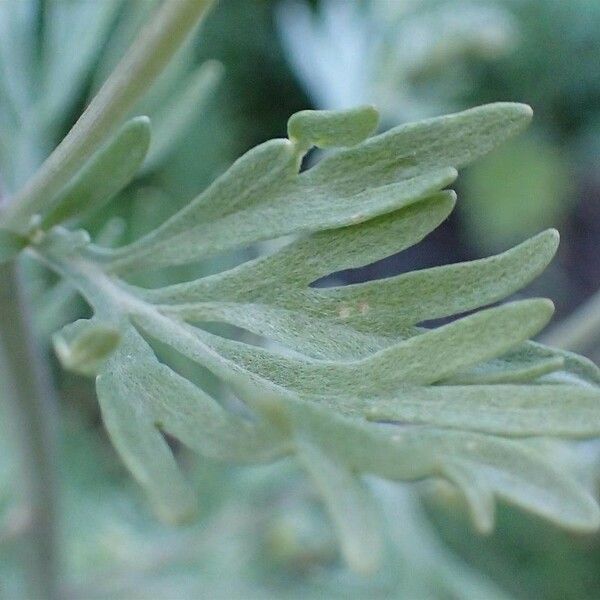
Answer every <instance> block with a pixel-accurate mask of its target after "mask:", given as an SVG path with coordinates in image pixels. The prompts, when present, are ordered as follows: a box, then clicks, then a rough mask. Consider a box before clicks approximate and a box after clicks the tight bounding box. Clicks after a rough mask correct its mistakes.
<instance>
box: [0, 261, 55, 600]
mask: <svg viewBox="0 0 600 600" xmlns="http://www.w3.org/2000/svg"><path fill="white" fill-rule="evenodd" d="M30 324H31V319H30V307H29V302H28V299H27V297H26V295H25V290H24V288H23V282H22V280H21V277H20V275H19V273H18V267H17V263H16V262H14V261H13V262H11V263H9V264H4V265H0V359H2V360H3V361H4V362H5V365H4V367H5V368H4V369H3V373H5V376H6V377H7V379H8V382H7V383H8V385H3V392H5V394H3V397H2V399H3V400H4V398H5V397H6V401H7V402H10V403H11V406H10V410H11V414H12V415H14V419H15V421H16V423H15V428H16V429H17V439H18V441H19V443H20V445H21V453H22V466H23V483H24V486H25V490H24V492H25V499H26V503H27V505H26V509H27V511H28V516H29V523H28V524H29V527H28V528H27V533H26V535H27V537H28V541H29V548H28V551H27V552H28V553H27V556H26V560H27V573H28V580H29V581H28V583H29V586H30V590H29V596H28V597H30V598H36V599H38V598H39V599H44V600H55V599H58V598H59V597H60V595H59V591H58V552H57V531H56V529H57V523H56V516H57V506H56V505H57V502H56V492H57V473H56V435H55V433H56V416H57V415H56V405H55V402H54V391H53V386H52V382H51V378H50V375H49V372H48V365H47V363H46V361H45V360H44V357H43V356H42V354H41V352H40V348H39V347H38V345H37V343H36V339H35V337H34V335H33V332H32V330H31V326H30Z"/></svg>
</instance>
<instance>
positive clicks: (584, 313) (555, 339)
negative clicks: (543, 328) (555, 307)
mask: <svg viewBox="0 0 600 600" xmlns="http://www.w3.org/2000/svg"><path fill="white" fill-rule="evenodd" d="M598 338H600V291H598V292H596V293H595V294H594V295H593V296H592V297H591V298H589V299H588V300H586V301H585V302H584V303H583V304H582V305H581V306H579V307H578V308H577V309H575V311H574V312H573V313H571V314H570V315H569V316H568V317H566V318H565V319H563V320H562V321H561V322H560V323H558V325H556V326H555V327H553V328H552V329H551V330H550V331H549V332H548V333H547V334H546V335H545V336H543V337H542V339H541V341H542V342H543V343H544V344H548V345H549V346H557V347H558V348H562V349H563V350H571V351H573V352H583V351H585V350H589V349H590V347H591V346H592V344H593V343H594V342H595V341H597V340H598Z"/></svg>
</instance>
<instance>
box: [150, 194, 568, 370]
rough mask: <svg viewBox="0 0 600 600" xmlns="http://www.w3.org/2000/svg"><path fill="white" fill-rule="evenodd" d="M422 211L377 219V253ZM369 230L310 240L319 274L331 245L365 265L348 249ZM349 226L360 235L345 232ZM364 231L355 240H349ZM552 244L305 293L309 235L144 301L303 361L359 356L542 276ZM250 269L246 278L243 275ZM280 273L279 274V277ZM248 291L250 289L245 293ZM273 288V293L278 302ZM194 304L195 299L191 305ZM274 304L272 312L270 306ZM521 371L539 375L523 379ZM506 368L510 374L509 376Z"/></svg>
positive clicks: (550, 364) (547, 239)
mask: <svg viewBox="0 0 600 600" xmlns="http://www.w3.org/2000/svg"><path fill="white" fill-rule="evenodd" d="M422 204H424V203H420V204H418V205H416V206H415V207H411V208H408V209H405V210H406V211H407V212H406V213H404V211H402V214H399V215H396V214H395V213H394V214H392V215H388V216H386V217H381V218H380V219H381V224H380V227H379V228H380V230H383V231H382V232H381V233H382V235H383V234H384V233H388V235H386V237H385V238H384V239H382V240H381V241H380V243H379V244H378V245H377V247H379V246H383V249H384V250H385V249H387V248H386V242H387V240H390V241H389V243H390V244H392V243H393V241H392V240H394V241H395V240H397V241H398V244H400V248H401V247H402V246H404V244H403V237H404V236H403V234H405V235H407V234H408V235H407V237H409V236H410V234H412V235H415V234H416V235H418V233H419V232H418V230H415V229H413V227H414V225H413V223H412V222H411V220H408V211H412V212H413V213H418V212H419V210H422V208H423V207H422ZM403 216H405V218H404V219H403V218H402V217H403ZM386 220H387V221H388V223H386V222H385V221H386ZM395 221H396V222H398V223H404V224H405V225H406V228H407V229H408V228H410V233H409V232H408V231H406V232H405V231H403V229H402V228H400V227H389V225H390V224H391V225H394V224H395ZM386 224H387V225H388V228H387V231H386V228H385V226H386ZM366 225H368V224H365V225H361V226H354V227H351V228H344V229H342V230H333V231H327V232H323V233H320V234H317V236H316V237H317V238H318V239H315V240H314V243H313V245H314V246H316V249H317V252H316V253H315V255H313V256H314V259H313V260H314V262H315V263H316V264H317V265H319V266H321V267H322V265H320V262H319V258H320V257H321V256H323V259H324V260H323V262H325V263H326V262H327V253H326V251H325V250H326V248H327V244H328V243H329V246H330V247H333V249H334V251H333V254H334V256H335V255H336V254H337V257H339V259H340V260H343V259H344V250H346V253H347V258H346V260H345V262H344V263H343V264H344V265H345V266H357V265H356V263H354V264H353V263H351V261H353V260H357V261H359V264H360V263H361V262H362V260H364V259H363V258H362V257H361V256H360V254H361V250H358V252H353V250H354V249H355V248H359V249H365V248H366V250H363V252H368V248H370V247H371V243H369V242H370V239H369V229H367V227H366ZM371 227H373V225H371ZM354 229H357V231H352V230H354ZM348 230H350V231H348ZM361 230H362V233H363V236H362V237H359V235H355V234H359V233H361ZM319 242H321V244H320V243H319ZM373 245H375V244H374V243H373ZM556 245H557V236H556V234H555V232H553V231H548V232H545V233H542V234H540V235H538V236H536V237H534V238H532V239H531V240H529V241H527V242H524V243H523V244H521V245H519V246H517V247H515V248H513V249H511V250H509V251H507V252H505V253H503V254H500V255H498V256H494V257H490V258H487V259H482V260H479V261H471V262H468V263H461V264H457V265H448V266H445V267H435V268H433V269H425V270H423V271H414V272H411V273H407V274H405V275H400V276H398V277H391V278H387V279H385V280H378V281H371V282H368V283H366V284H357V285H349V286H345V287H338V288H326V289H311V290H308V289H302V288H304V286H305V285H306V277H307V276H309V277H311V275H310V267H309V266H308V265H307V266H306V268H304V269H302V268H301V265H302V264H303V263H304V264H306V263H307V262H308V260H306V261H303V260H302V259H303V258H304V256H305V255H309V253H310V238H309V239H307V240H305V241H301V242H295V243H292V244H291V245H290V246H289V247H284V249H283V250H281V251H279V253H277V254H275V255H274V256H271V257H267V258H266V259H263V260H260V259H259V260H258V261H255V263H254V264H252V263H250V264H249V263H246V264H245V265H242V267H240V268H237V269H234V270H233V271H231V272H225V273H222V274H219V275H217V276H214V277H209V278H205V279H203V280H200V281H198V282H197V283H196V284H195V283H191V284H183V285H177V286H172V287H171V288H163V289H160V290H157V291H156V292H151V293H150V294H149V295H148V298H149V299H153V300H160V301H165V300H166V301H167V302H173V301H174V300H176V301H177V302H183V303H182V304H177V305H172V304H169V305H168V306H163V307H161V310H162V311H163V312H165V313H166V314H171V315H174V316H178V317H181V318H183V319H185V320H188V321H197V322H202V321H224V322H227V323H231V324H233V325H236V326H238V327H243V328H245V329H248V330H249V331H252V332H253V333H256V334H259V335H262V336H265V337H268V338H269V339H273V340H275V341H278V342H281V343H283V344H284V345H286V346H287V347H289V348H291V349H292V350H297V351H299V352H302V353H305V354H308V355H309V356H314V357H317V358H328V357H329V358H356V357H359V356H361V355H366V354H369V353H372V352H374V351H376V350H380V349H383V348H384V347H385V346H389V345H392V344H393V342H394V339H395V338H397V337H400V338H402V337H407V336H409V335H411V334H413V335H414V333H415V332H414V330H412V329H411V328H410V327H409V326H411V325H414V324H415V323H417V322H419V321H421V320H423V319H425V318H430V319H431V318H438V317H444V316H449V315H452V314H454V313H460V312H465V311H467V310H472V309H474V308H478V307H480V306H482V305H485V304H490V303H491V302H494V301H497V300H500V299H502V298H504V297H506V296H508V295H509V294H510V293H512V292H514V291H516V290H518V289H520V288H521V287H523V286H524V285H525V284H526V283H527V282H528V281H530V280H531V279H533V278H534V277H536V276H537V275H539V273H540V272H541V271H542V270H543V269H544V267H545V266H546V265H547V264H548V262H549V261H550V259H551V258H552V256H553V255H554V252H555V250H556ZM303 250H304V252H303ZM357 255H358V256H357ZM338 264H339V263H338ZM269 265H271V269H269ZM330 266H331V263H330ZM294 267H296V268H294ZM273 271H274V272H273ZM249 272H250V273H251V277H248V275H249ZM262 274H264V275H265V277H263V276H261V275H262ZM267 274H270V275H271V277H272V279H271V280H269V279H266V275H267ZM277 274H280V276H279V277H276V275H277ZM319 274H321V273H320V272H315V273H313V275H317V276H318V275H319ZM294 275H297V278H298V279H299V281H298V282H296V281H294V279H293V277H294ZM297 283H300V284H301V285H302V288H300V290H298V289H297V287H298V286H297ZM248 284H249V285H248ZM250 285H251V286H252V288H253V289H252V288H251V289H248V288H249V287H250ZM213 286H214V288H216V290H217V294H215V290H214V289H213ZM274 290H277V294H276V295H274V293H273V292H274ZM228 292H229V293H230V294H231V296H233V298H232V299H234V298H235V299H236V300H238V299H239V300H246V302H239V303H228V302H223V301H222V300H225V299H226V298H227V297H228ZM215 296H216V297H220V298H221V301H220V302H214V301H213V302H205V301H204V302H203V300H204V298H206V297H208V298H213V297H215ZM194 299H197V300H196V302H194ZM271 302H273V303H275V304H276V306H271V305H270V304H269V303H271ZM326 331H327V332H328V333H327V335H325V332H326ZM329 342H331V343H329ZM538 363H539V364H538ZM562 364H563V361H562V359H560V358H558V357H554V358H552V359H548V360H545V361H537V362H536V363H535V365H530V364H528V365H527V366H526V367H524V366H523V365H521V366H520V368H521V369H525V370H524V371H523V372H522V373H521V376H522V377H529V379H531V378H533V374H535V372H538V376H539V375H542V374H544V373H545V372H548V371H552V370H556V368H559V367H560V366H562ZM527 369H537V371H533V372H531V373H530V372H529V371H528V370H527ZM498 371H499V372H500V375H497V376H499V377H503V376H506V374H507V365H506V361H503V362H502V364H501V368H500V369H498ZM512 371H513V377H514V376H515V375H516V373H514V371H515V369H512ZM465 376H466V375H465ZM470 376H471V377H475V376H476V375H474V374H471V375H470ZM480 376H481V375H480ZM489 376H493V375H492V374H489Z"/></svg>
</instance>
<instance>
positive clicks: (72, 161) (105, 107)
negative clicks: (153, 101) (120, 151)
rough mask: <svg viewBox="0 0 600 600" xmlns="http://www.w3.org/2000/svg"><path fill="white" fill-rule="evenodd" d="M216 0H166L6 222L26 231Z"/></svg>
mask: <svg viewBox="0 0 600 600" xmlns="http://www.w3.org/2000/svg"><path fill="white" fill-rule="evenodd" d="M211 4H212V0H165V2H164V3H163V5H162V6H161V8H160V9H159V10H158V11H157V13H156V15H155V16H154V18H153V19H152V20H151V21H150V22H149V23H148V24H147V25H146V27H145V28H144V29H143V30H142V32H141V34H140V36H139V37H138V39H137V40H136V42H135V43H134V45H133V46H132V47H131V48H130V49H129V51H128V52H127V54H125V56H124V57H123V59H122V60H121V62H120V63H119V64H118V65H117V67H116V68H115V70H114V71H113V72H112V74H111V75H110V77H109V78H108V79H107V80H106V82H105V83H104V85H103V86H102V88H101V89H100V91H99V92H98V94H97V95H96V96H95V97H94V99H93V100H92V101H91V102H90V104H89V106H88V107H87V108H86V110H85V111H84V112H83V114H82V115H81V117H79V119H78V121H77V123H75V125H74V126H73V128H72V129H71V131H69V133H68V134H67V136H66V137H65V138H64V139H63V141H62V142H61V143H60V144H59V145H58V146H57V147H56V149H55V150H54V151H53V152H52V154H50V156H49V157H48V158H47V159H46V161H45V162H44V163H43V164H42V166H41V167H40V168H39V169H38V171H37V172H36V174H35V175H34V176H33V177H32V178H31V179H30V181H29V182H28V183H27V184H26V185H25V187H24V189H23V190H22V191H21V192H20V193H19V194H17V196H16V197H15V198H14V200H13V202H12V203H11V204H10V205H9V206H8V208H7V210H6V212H5V214H4V217H5V222H4V227H8V228H12V229H15V230H17V231H25V230H26V229H27V226H28V224H29V221H30V219H31V217H32V216H33V215H35V214H37V213H41V212H42V211H43V210H47V209H48V208H49V207H50V206H51V203H52V199H53V198H54V197H55V196H56V194H57V193H58V192H59V191H60V190H61V188H62V187H63V186H64V185H65V184H66V183H67V182H68V181H69V180H70V179H71V178H72V177H73V175H75V174H76V173H77V171H79V169H80V168H81V167H82V166H83V165H84V164H85V162H86V161H87V160H88V159H89V158H90V157H91V156H92V155H93V154H94V153H95V152H96V151H97V150H98V149H99V147H100V146H101V145H102V144H103V143H104V142H105V141H106V140H107V138H108V137H109V136H110V135H111V133H112V132H113V131H114V130H115V129H116V128H117V127H118V126H119V125H120V123H121V121H122V120H123V119H124V118H125V117H126V116H127V114H128V112H129V111H130V110H131V109H132V108H133V107H134V106H135V104H136V103H137V102H138V100H140V98H141V97H142V96H143V95H144V93H145V92H146V91H147V90H148V88H149V87H150V86H151V85H152V83H153V82H154V80H155V79H156V78H157V76H158V75H159V74H160V73H161V71H162V70H163V69H164V68H165V66H166V65H167V63H168V62H169V60H170V59H171V57H172V56H173V55H174V54H175V52H176V51H177V50H178V48H179V47H180V46H181V45H182V44H183V42H184V41H185V40H186V38H187V37H188V35H190V34H191V32H192V30H193V29H194V28H195V26H196V25H197V24H198V22H199V21H200V19H201V17H202V16H203V15H204V13H205V12H206V11H207V9H208V8H209V6H210V5H211Z"/></svg>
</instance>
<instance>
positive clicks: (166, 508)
mask: <svg viewBox="0 0 600 600" xmlns="http://www.w3.org/2000/svg"><path fill="white" fill-rule="evenodd" d="M136 342H137V340H136V339H135V338H133V339H132V336H131V334H130V335H128V336H126V337H125V338H124V339H123V341H122V343H121V345H120V347H119V348H118V349H117V351H116V352H114V353H113V355H112V356H111V357H110V358H109V359H108V361H107V363H106V368H105V369H104V370H103V372H102V373H101V374H100V375H99V377H98V378H97V381H96V389H97V391H98V400H99V402H100V409H101V411H102V420H103V421H104V425H105V427H106V429H107V431H108V434H109V435H110V438H111V440H112V442H113V444H114V446H115V448H116V449H117V452H118V453H119V455H120V456H121V458H122V459H123V462H124V463H125V465H126V466H127V468H128V469H129V470H130V471H131V473H132V475H133V476H134V477H135V478H136V480H137V481H138V483H140V485H141V486H142V487H143V488H144V489H145V490H146V492H147V494H148V496H149V498H150V501H151V503H152V505H153V506H154V509H155V511H156V513H157V514H158V516H160V517H161V518H162V519H164V520H165V521H167V522H181V521H186V520H188V519H190V518H191V517H192V516H193V515H194V514H195V512H196V498H195V494H194V493H193V491H192V489H191V487H190V485H189V484H188V483H187V481H186V480H185V478H184V476H183V474H182V473H181V471H180V470H179V467H178V466H177V463H176V461H175V458H174V456H173V453H172V451H171V449H170V448H169V445H168V443H167V441H166V440H165V438H164V437H163V435H162V433H161V432H160V431H159V430H158V428H157V427H156V420H155V415H154V413H153V411H152V407H151V406H150V405H149V403H148V401H147V397H148V395H149V393H151V391H150V390H148V389H146V388H145V387H144V386H143V385H140V382H139V381H136V380H134V379H130V378H129V376H128V370H129V367H130V365H131V364H132V363H135V362H136V359H138V360H139V357H140V355H141V356H144V354H145V353H146V352H147V349H146V348H144V346H142V345H141V344H139V343H136Z"/></svg>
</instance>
